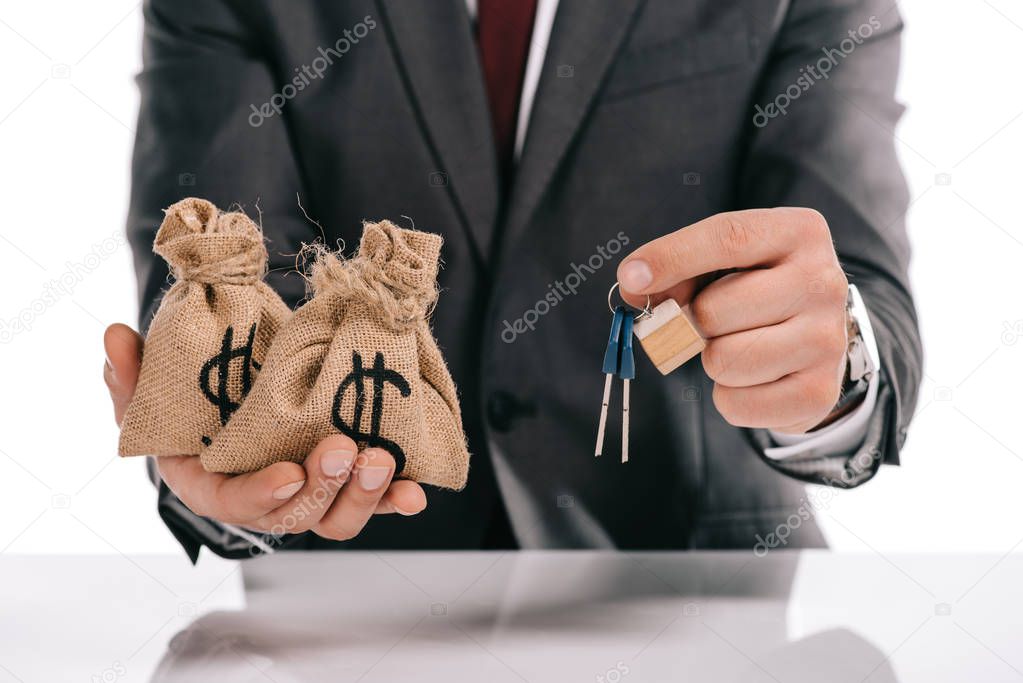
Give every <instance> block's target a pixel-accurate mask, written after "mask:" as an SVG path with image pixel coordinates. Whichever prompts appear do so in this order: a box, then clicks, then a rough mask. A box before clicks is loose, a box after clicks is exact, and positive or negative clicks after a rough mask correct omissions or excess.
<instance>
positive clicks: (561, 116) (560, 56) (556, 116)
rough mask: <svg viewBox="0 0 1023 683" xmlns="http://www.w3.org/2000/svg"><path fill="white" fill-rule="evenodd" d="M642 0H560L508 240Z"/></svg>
mask: <svg viewBox="0 0 1023 683" xmlns="http://www.w3.org/2000/svg"><path fill="white" fill-rule="evenodd" d="M641 3H642V0H615V1H614V2H608V3H600V6H599V8H597V7H596V6H594V4H593V3H592V2H591V1H590V0H560V2H559V4H558V14H557V17H556V18H555V20H554V28H553V30H552V33H551V39H550V43H549V44H548V47H547V57H546V59H545V60H544V66H543V70H542V73H541V76H540V83H539V85H538V87H537V92H536V100H535V101H534V104H533V111H532V114H531V115H530V120H529V129H528V131H527V134H526V141H525V145H524V146H523V150H522V156H521V158H520V159H519V164H518V168H517V170H516V172H515V185H514V187H513V190H512V194H511V202H510V205H509V210H508V217H507V221H506V224H505V227H504V230H503V235H502V242H503V243H504V244H506V245H507V244H511V242H512V241H513V240H514V239H516V238H517V237H519V236H521V234H522V232H523V231H524V230H525V228H526V226H527V225H528V222H529V220H530V218H531V217H532V214H533V211H534V210H535V209H536V206H537V204H538V203H539V201H540V199H541V197H542V196H543V193H544V191H545V190H546V189H547V186H548V185H549V184H550V182H551V179H552V178H553V176H554V172H555V171H556V170H557V167H558V165H559V164H560V163H561V161H562V158H563V157H564V155H565V150H566V149H567V148H568V146H569V144H570V143H571V141H572V139H573V137H574V136H575V135H576V133H577V132H578V131H579V128H580V127H581V126H582V124H583V122H584V119H585V117H586V115H587V113H588V112H589V110H590V105H591V104H592V102H593V98H594V96H595V95H596V93H597V91H598V90H599V88H600V84H601V83H602V82H603V80H604V75H605V74H606V73H607V71H608V68H609V67H610V65H611V64H612V62H613V59H614V56H615V55H616V54H617V53H618V48H619V45H620V44H621V42H622V40H623V38H624V37H625V35H626V33H627V32H628V28H629V26H630V24H631V20H632V17H633V15H634V14H635V12H636V9H637V8H638V7H639V5H640V4H641ZM559 67H562V69H561V70H562V73H561V75H560V76H559ZM569 69H570V70H571V75H569V74H568V73H567V71H568V70H569Z"/></svg>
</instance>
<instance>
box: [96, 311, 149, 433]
mask: <svg viewBox="0 0 1023 683" xmlns="http://www.w3.org/2000/svg"><path fill="white" fill-rule="evenodd" d="M103 349H104V352H105V353H106V363H105V364H104V365H103V379H104V380H105V381H106V383H107V389H109V390H110V400H111V401H112V402H113V404H114V419H115V420H117V424H121V420H122V419H123V418H124V412H125V411H126V410H127V409H128V404H129V403H131V397H132V396H133V395H134V394H135V384H136V382H138V379H139V366H140V365H141V362H142V337H140V336H139V334H138V332H136V331H135V330H133V329H131V328H130V327H128V326H127V325H122V324H121V323H115V324H113V325H111V326H110V327H108V328H107V330H106V332H104V333H103Z"/></svg>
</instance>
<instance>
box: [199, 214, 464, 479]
mask: <svg viewBox="0 0 1023 683" xmlns="http://www.w3.org/2000/svg"><path fill="white" fill-rule="evenodd" d="M440 247H441V238H440V236H439V235H433V234H430V233H426V232H418V231H415V230H403V229H401V228H399V227H397V226H396V225H394V224H393V223H390V222H389V221H382V222H380V223H366V224H365V225H364V226H363V235H362V241H361V242H360V245H359V250H358V254H357V255H356V256H355V257H354V258H352V259H349V260H344V259H342V258H340V257H339V256H338V255H336V254H333V253H329V252H326V251H324V250H320V252H319V254H318V257H317V259H316V261H315V263H314V264H313V267H312V273H311V278H310V281H311V285H312V291H313V296H312V298H311V299H310V300H309V301H307V302H306V303H305V304H304V305H303V306H302V307H301V308H299V309H298V310H297V311H295V314H294V315H293V316H292V318H291V320H290V321H289V322H288V324H287V325H286V326H285V328H284V329H283V330H281V332H280V334H278V335H277V338H276V339H275V340H274V343H273V345H272V346H271V348H270V351H269V353H268V355H267V358H266V363H265V365H264V366H263V370H262V371H261V373H260V375H259V379H258V380H256V382H255V384H254V385H253V387H252V391H251V392H250V393H249V395H248V397H247V398H246V399H245V402H244V403H243V404H242V406H241V408H239V409H238V412H236V413H235V414H234V416H233V417H232V418H231V421H230V422H229V423H228V424H227V426H226V427H225V428H224V429H223V430H222V431H221V432H220V433H219V434H218V435H217V436H216V437H215V438H214V439H213V443H212V445H210V446H209V447H208V448H206V449H205V450H204V451H203V452H202V464H203V466H204V467H205V468H206V469H207V470H210V471H213V472H249V471H252V470H255V469H259V468H262V467H266V466H267V465H270V464H272V463H274V462H279V461H283V460H291V461H294V462H301V461H302V460H303V459H305V457H306V455H307V454H308V453H309V452H310V451H311V450H312V449H313V447H314V446H316V444H317V443H318V442H319V441H320V440H321V439H323V438H324V437H326V436H328V435H330V434H336V433H338V432H341V433H343V434H348V435H349V436H351V437H352V438H353V439H354V440H355V441H356V442H357V443H358V444H359V446H360V448H366V447H371V446H372V447H379V448H383V449H384V450H386V451H388V452H389V453H390V454H391V455H393V456H394V459H395V462H396V463H397V468H398V469H397V474H398V475H400V476H401V477H403V478H406V479H412V480H414V481H417V482H420V483H423V484H433V485H435V486H440V487H444V488H449V489H460V488H462V487H463V486H465V481H466V477H467V476H468V469H469V453H468V451H467V450H466V445H465V434H464V432H463V431H462V417H461V412H460V410H459V406H458V396H457V393H456V390H455V385H454V382H453V381H452V379H451V374H450V373H449V372H448V369H447V365H446V364H445V363H444V359H443V357H442V356H441V353H440V350H439V349H438V348H437V342H436V341H435V340H434V338H433V334H432V333H431V331H430V327H429V323H428V318H429V315H430V313H431V311H432V308H433V305H434V303H435V301H436V299H437V268H438V259H439V257H440Z"/></svg>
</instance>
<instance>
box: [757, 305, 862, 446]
mask: <svg viewBox="0 0 1023 683" xmlns="http://www.w3.org/2000/svg"><path fill="white" fill-rule="evenodd" d="M849 290H850V293H851V296H852V314H853V316H854V317H855V318H856V322H857V323H859V326H860V333H861V334H862V335H863V343H864V345H865V346H866V347H867V353H869V354H870V359H871V361H873V365H874V373H873V375H872V376H871V378H870V384H869V386H868V387H867V395H866V396H865V397H864V399H863V402H862V403H861V404H860V405H859V406H858V407H857V408H856V409H855V410H854V411H852V412H851V413H849V414H848V415H844V416H842V417H841V418H839V419H838V420H835V421H834V422H833V423H831V424H829V425H828V426H827V427H824V428H823V429H818V430H817V431H815V432H807V433H806V434H781V433H778V432H775V431H769V434H770V435H771V440H772V441H773V442H774V443H775V444H777V445H776V446H775V447H774V448H768V449H765V450H764V455H766V456H767V457H768V458H771V459H772V460H785V459H786V458H791V457H793V456H797V455H800V456H806V455H813V456H814V457H826V456H829V455H840V454H842V453H848V452H850V451H853V450H855V449H857V448H859V447H860V445H861V444H862V443H863V439H865V438H866V435H867V423H868V422H869V420H870V416H871V415H872V414H873V412H874V408H875V407H876V406H877V388H878V382H879V378H878V375H879V374H880V373H879V371H880V368H881V360H880V356H879V354H878V352H877V340H876V339H875V338H874V328H873V327H872V326H871V324H870V317H869V316H868V315H867V307H866V306H865V305H864V304H863V299H862V298H861V297H860V293H859V290H857V289H856V286H855V285H849Z"/></svg>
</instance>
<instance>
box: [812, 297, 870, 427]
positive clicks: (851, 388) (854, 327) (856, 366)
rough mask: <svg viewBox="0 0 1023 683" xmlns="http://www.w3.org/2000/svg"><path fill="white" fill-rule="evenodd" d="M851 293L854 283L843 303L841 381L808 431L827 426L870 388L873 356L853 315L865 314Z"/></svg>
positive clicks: (850, 408) (860, 399)
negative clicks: (835, 400)
mask: <svg viewBox="0 0 1023 683" xmlns="http://www.w3.org/2000/svg"><path fill="white" fill-rule="evenodd" d="M855 294H856V289H855V287H854V286H853V285H850V286H849V294H848V296H847V297H846V303H845V318H846V330H847V331H846V337H847V338H848V340H849V346H848V348H846V352H845V377H844V379H843V381H842V394H841V396H839V399H838V403H837V404H835V407H834V408H833V409H832V411H831V413H830V414H828V416H827V418H825V419H824V421H823V422H821V423H820V424H819V425H817V426H816V427H814V428H813V429H812V430H810V431H816V430H818V429H821V428H823V427H827V426H828V425H830V424H831V423H833V422H835V421H836V420H838V419H839V418H841V417H844V416H845V415H848V414H849V413H851V412H852V411H853V410H854V409H855V408H856V407H857V406H859V405H860V403H862V402H863V399H864V397H866V395H867V389H868V388H870V380H871V379H872V378H873V377H874V373H876V372H877V368H876V367H875V366H874V359H873V358H871V355H870V351H869V350H868V349H867V343H866V341H864V339H863V332H862V330H861V329H860V322H859V320H858V319H857V315H866V312H865V310H864V308H863V307H862V306H857V305H856V299H857V298H858V297H856V296H854V295H855Z"/></svg>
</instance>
